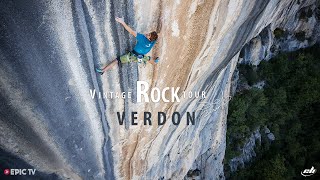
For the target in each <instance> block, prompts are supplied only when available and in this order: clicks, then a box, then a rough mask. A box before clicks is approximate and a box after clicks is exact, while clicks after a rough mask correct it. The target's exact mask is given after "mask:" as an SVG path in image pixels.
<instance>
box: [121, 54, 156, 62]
mask: <svg viewBox="0 0 320 180" xmlns="http://www.w3.org/2000/svg"><path fill="white" fill-rule="evenodd" d="M141 56H142V55H141ZM149 59H150V57H149V56H142V57H141V58H140V59H139V58H138V56H137V55H136V54H133V53H132V52H128V53H127V54H125V55H122V56H120V57H117V60H118V62H119V64H120V63H122V64H124V63H131V62H138V63H141V62H144V63H146V62H147V61H148V60H149Z"/></svg>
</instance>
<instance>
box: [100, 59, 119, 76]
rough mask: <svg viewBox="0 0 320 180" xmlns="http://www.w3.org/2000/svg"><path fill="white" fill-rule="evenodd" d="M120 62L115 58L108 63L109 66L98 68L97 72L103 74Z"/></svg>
mask: <svg viewBox="0 0 320 180" xmlns="http://www.w3.org/2000/svg"><path fill="white" fill-rule="evenodd" d="M117 63H118V60H117V59H114V60H113V61H112V62H111V63H110V64H108V65H107V66H105V67H104V68H102V69H100V68H96V72H98V73H100V74H101V75H102V74H103V73H104V72H105V71H107V70H109V69H111V68H112V67H113V66H115V65H116V64H117Z"/></svg>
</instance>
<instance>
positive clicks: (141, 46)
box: [96, 17, 159, 75]
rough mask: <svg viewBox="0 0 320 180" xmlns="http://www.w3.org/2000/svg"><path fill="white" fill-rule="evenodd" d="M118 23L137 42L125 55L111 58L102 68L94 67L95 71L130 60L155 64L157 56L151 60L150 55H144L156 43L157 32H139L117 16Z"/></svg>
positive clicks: (102, 70) (104, 69) (157, 59)
mask: <svg viewBox="0 0 320 180" xmlns="http://www.w3.org/2000/svg"><path fill="white" fill-rule="evenodd" d="M115 20H116V21H117V22H118V23H120V24H121V25H122V26H123V27H124V28H125V29H126V30H127V31H128V32H129V33H130V34H131V35H133V36H134V37H135V38H136V39H137V44H136V45H135V47H134V48H133V50H132V51H131V52H129V53H127V54H125V55H122V56H120V57H117V58H116V59H115V60H113V61H112V62H111V63H110V64H108V65H107V66H105V67H104V68H102V69H101V68H96V71H97V72H98V73H100V74H101V75H102V74H103V73H104V72H105V71H107V70H109V69H111V68H112V67H113V66H114V65H116V64H117V62H119V63H130V62H138V63H144V64H146V62H150V63H151V64H152V65H156V64H157V63H158V62H159V58H158V57H157V58H155V59H154V60H151V58H150V56H145V54H147V53H148V52H149V51H150V50H151V48H152V47H153V46H154V44H155V43H156V40H157V38H158V34H157V33H156V32H155V31H153V32H151V33H148V34H146V35H143V34H140V33H137V32H135V31H134V30H132V29H131V28H130V27H129V26H128V25H127V24H126V23H125V22H124V20H123V18H119V17H117V18H116V19H115Z"/></svg>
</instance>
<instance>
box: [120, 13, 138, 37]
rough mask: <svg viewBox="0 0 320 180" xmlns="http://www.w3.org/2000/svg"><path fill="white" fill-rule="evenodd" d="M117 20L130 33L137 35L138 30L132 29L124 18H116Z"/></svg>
mask: <svg viewBox="0 0 320 180" xmlns="http://www.w3.org/2000/svg"><path fill="white" fill-rule="evenodd" d="M116 21H117V22H118V23H120V24H122V26H123V27H124V28H125V29H126V30H127V31H128V32H129V33H130V34H132V35H133V36H134V37H137V32H135V31H134V30H133V29H131V27H129V26H128V25H127V24H126V23H125V22H124V20H123V18H118V17H117V18H116Z"/></svg>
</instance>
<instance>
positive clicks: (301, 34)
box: [294, 31, 306, 41]
mask: <svg viewBox="0 0 320 180" xmlns="http://www.w3.org/2000/svg"><path fill="white" fill-rule="evenodd" d="M294 36H295V37H296V38H297V39H298V40H299V41H304V40H306V33H305V32H304V31H301V32H297V33H295V34H294Z"/></svg>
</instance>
